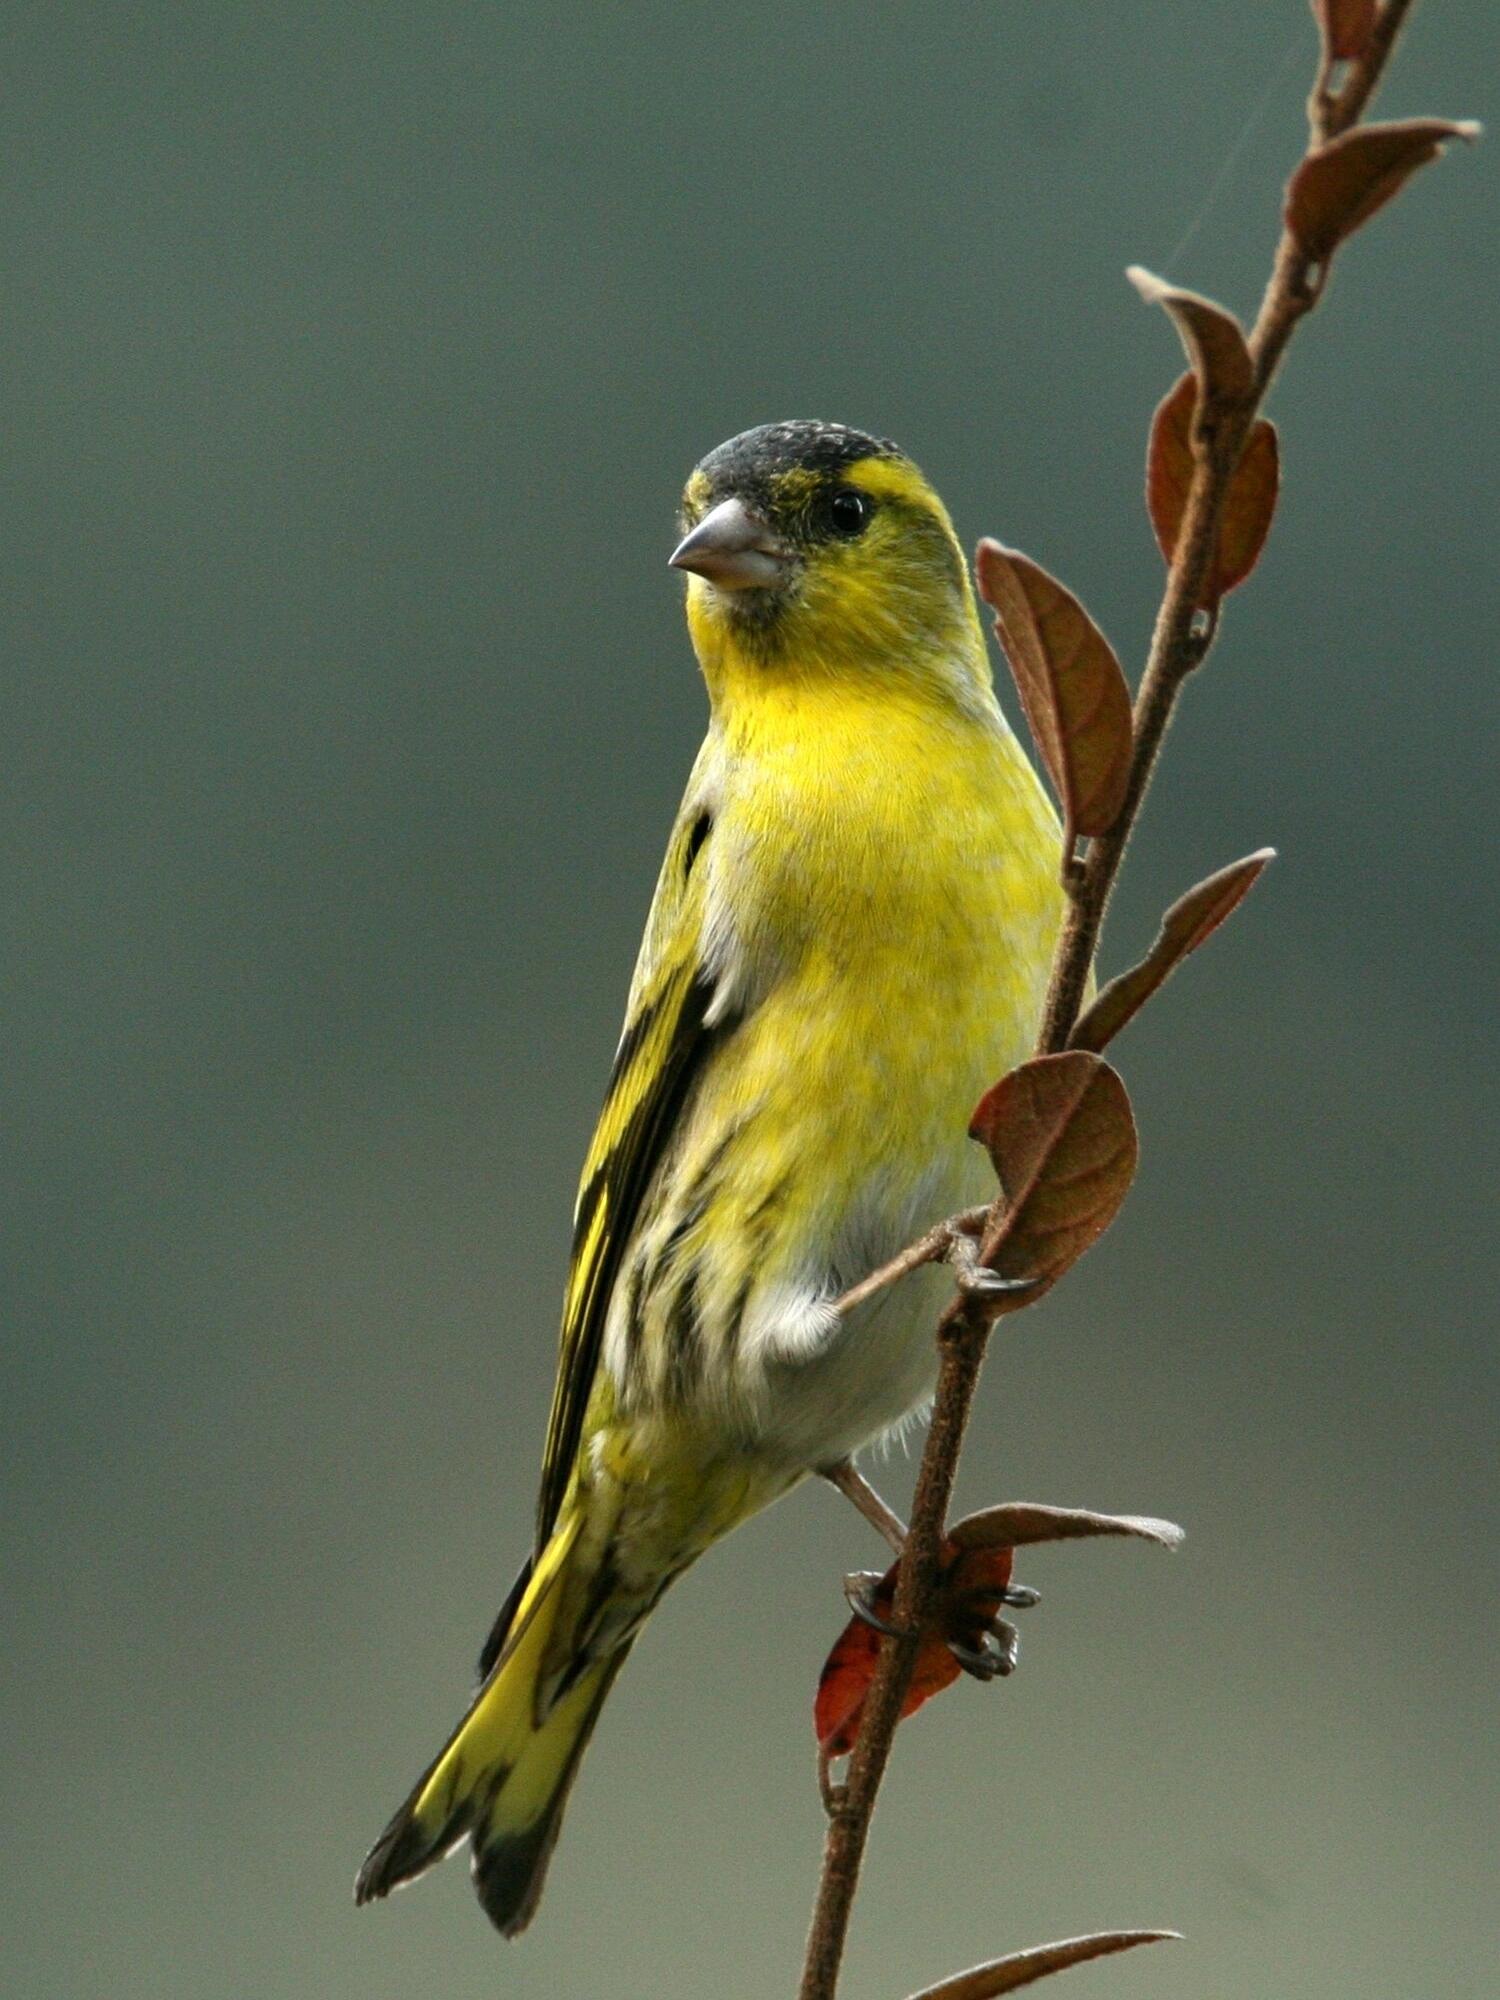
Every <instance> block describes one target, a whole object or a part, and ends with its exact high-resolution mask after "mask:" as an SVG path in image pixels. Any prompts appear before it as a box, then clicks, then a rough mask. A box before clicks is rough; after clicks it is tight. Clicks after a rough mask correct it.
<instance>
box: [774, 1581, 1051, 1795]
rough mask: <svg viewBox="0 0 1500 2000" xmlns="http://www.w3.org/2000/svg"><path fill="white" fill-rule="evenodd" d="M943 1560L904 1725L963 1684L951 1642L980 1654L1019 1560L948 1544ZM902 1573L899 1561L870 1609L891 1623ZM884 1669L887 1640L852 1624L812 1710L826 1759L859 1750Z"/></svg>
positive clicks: (837, 1644) (852, 1621)
mask: <svg viewBox="0 0 1500 2000" xmlns="http://www.w3.org/2000/svg"><path fill="white" fill-rule="evenodd" d="M944 1555H945V1567H944V1570H943V1575H942V1580H941V1582H940V1584H939V1586H938V1594H937V1600H936V1602H935V1604H934V1606H933V1612H932V1618H931V1621H930V1624H929V1627H928V1630H927V1631H926V1632H925V1633H924V1634H923V1636H922V1642H921V1644H920V1645H919V1646H918V1648H917V1661H916V1666H915V1668H914V1670H913V1672H912V1677H911V1682H910V1684H909V1686H908V1687H907V1690H906V1698H905V1700H904V1701H903V1702H902V1704H901V1714H902V1716H903V1717H905V1716H908V1715H915V1713H916V1712H917V1710H918V1709H919V1708H920V1707H921V1706H922V1704H923V1703H924V1702H926V1701H930V1700H931V1699H932V1697H933V1696H934V1695H935V1694H941V1693H942V1691H943V1689H944V1688H945V1687H951V1686H952V1684H953V1682H954V1681H956V1680H957V1679H958V1676H959V1673H960V1671H961V1669H960V1667H959V1664H958V1661H957V1660H956V1659H955V1658H954V1656H953V1654H952V1652H951V1651H950V1650H949V1645H948V1642H949V1640H950V1639H954V1640H957V1641H958V1642H959V1643H960V1644H963V1645H968V1646H970V1647H971V1648H973V1649H975V1650H977V1649H978V1648H979V1646H980V1645H981V1644H982V1642H983V1638H984V1634H985V1630H986V1628H987V1626H988V1623H989V1621H990V1620H991V1619H992V1618H994V1617H996V1616H997V1615H998V1613H999V1610H1000V1604H1001V1595H1000V1594H1001V1592H1002V1591H1003V1590H1004V1589H1005V1587H1006V1585H1007V1584H1008V1583H1009V1582H1010V1576H1011V1567H1012V1562H1013V1558H1012V1555H1011V1551H1010V1550H1009V1549H985V1550H978V1551H974V1552H971V1553H967V1554H964V1553H961V1552H960V1551H959V1550H958V1549H956V1548H955V1547H954V1546H953V1544H952V1543H951V1542H945V1543H944ZM900 1570H901V1565H900V1562H899V1560H898V1561H897V1562H894V1563H892V1564H891V1567H890V1568H889V1569H888V1570H887V1571H886V1573H885V1575H884V1576H883V1577H882V1578H881V1580H880V1584H879V1586H878V1588H877V1589H876V1591H875V1593H874V1597H873V1600H872V1604H871V1608H872V1609H873V1610H874V1611H875V1612H876V1613H877V1614H878V1615H879V1616H880V1617H882V1618H884V1619H886V1620H887V1621H888V1620H889V1618H890V1615H891V1610H892V1607H893V1605H894V1604H895V1601H896V1579H897V1577H898V1576H899V1574H900ZM879 1661H880V1634H879V1633H878V1632H876V1631H875V1630H874V1629H873V1627H871V1626H869V1625H867V1624H866V1623H865V1621H864V1620H863V1619H862V1618H858V1617H856V1618H851V1619H850V1620H849V1623H848V1624H847V1625H846V1626H845V1627H844V1629H843V1631H842V1632H841V1633H840V1634H839V1636H838V1638H837V1640H836V1641H835V1642H834V1647H833V1651H832V1652H831V1653H830V1654H829V1655H828V1658H827V1660H826V1661H825V1663H824V1666H823V1671H822V1674H821V1675H820V1676H819V1678H818V1694H817V1700H816V1701H815V1702H814V1704H813V1727H814V1728H815V1729H816V1731H817V1735H818V1742H819V1744H820V1746H821V1747H822V1749H823V1752H824V1754H825V1755H826V1756H829V1757H846V1756H847V1755H848V1754H849V1752H850V1751H851V1750H852V1749H853V1748H854V1744H855V1739H856V1738H857V1737H858V1735H859V1725H860V1721H861V1718H862V1717H863V1715H864V1707H865V1697H866V1695H867V1694H868V1693H869V1691H870V1684H871V1682H872V1681H873V1680H874V1678H875V1669H876V1667H877V1665H878V1664H879Z"/></svg>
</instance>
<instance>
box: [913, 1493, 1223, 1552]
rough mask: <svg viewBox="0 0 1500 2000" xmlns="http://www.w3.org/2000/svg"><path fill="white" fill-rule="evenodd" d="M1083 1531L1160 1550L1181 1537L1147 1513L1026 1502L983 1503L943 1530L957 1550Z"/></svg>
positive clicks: (1018, 1544) (1069, 1537)
mask: <svg viewBox="0 0 1500 2000" xmlns="http://www.w3.org/2000/svg"><path fill="white" fill-rule="evenodd" d="M1088 1535H1136V1536H1138V1537H1139V1538H1140V1539H1141V1540H1142V1541H1146V1542H1159V1543H1160V1545H1161V1546H1162V1547H1163V1548H1164V1549H1175V1548H1176V1547H1178V1545H1179V1544H1180V1543H1181V1541H1182V1539H1183V1531H1182V1529H1181V1528H1179V1527H1178V1525H1177V1523H1176V1522H1175V1521H1159V1520H1157V1519H1156V1517H1155V1516H1154V1515H1151V1514H1095V1513H1093V1512H1091V1511H1090V1509H1088V1508H1087V1507H1043V1506H1041V1505H1040V1504H1039V1503H1038V1502H1036V1501H1031V1500H1009V1501H1007V1502H1006V1504H1005V1505H1004V1506H1003V1507H986V1508H985V1509H984V1511H983V1513H980V1514H968V1515H966V1516H965V1517H964V1519H963V1520H962V1521H958V1522H955V1524H954V1525H953V1527H951V1528H950V1529H949V1530H948V1536H949V1540H950V1541H952V1543H953V1545H954V1546H955V1548H959V1549H997V1548H999V1549H1019V1548H1024V1547H1025V1546H1026V1545H1027V1544H1028V1543H1030V1542H1070V1541H1075V1540H1077V1539H1079V1538H1080V1537H1083V1536H1088Z"/></svg>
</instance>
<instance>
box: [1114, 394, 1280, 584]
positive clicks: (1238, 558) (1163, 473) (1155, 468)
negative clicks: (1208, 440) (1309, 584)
mask: <svg viewBox="0 0 1500 2000" xmlns="http://www.w3.org/2000/svg"><path fill="white" fill-rule="evenodd" d="M1196 405H1197V390H1196V386H1195V384H1194V380H1193V377H1192V376H1191V375H1183V376H1181V377H1180V378H1179V380H1178V381H1177V382H1176V383H1174V384H1173V386H1172V388H1171V389H1170V390H1169V391H1168V392H1167V394H1166V395H1165V396H1164V397H1163V398H1162V400H1161V402H1160V404H1159V405H1158V406H1157V411H1156V415H1155V416H1154V417H1153V418H1152V420H1151V443H1150V447H1149V449H1148V451H1147V455H1146V510H1147V512H1148V513H1149V514H1150V516H1151V526H1152V528H1153V529H1154V530H1155V532H1156V541H1157V546H1158V547H1159V548H1160V550H1161V552H1162V555H1163V556H1164V557H1165V559H1166V561H1167V562H1168V563H1170V562H1171V561H1172V559H1173V557H1174V556H1175V554H1176V552H1177V537H1178V534H1179V533H1180V531H1181V528H1182V516H1183V512H1184V510H1185V509H1186V507H1187V499H1188V491H1189V489H1190V488H1191V486H1192V483H1193V445H1192V425H1193V412H1194V409H1195V408H1196ZM1280 484H1281V455H1280V450H1279V447H1278V445H1277V439H1276V426H1275V425H1274V424H1273V423H1272V422H1271V420H1270V418H1269V417H1257V418H1256V420H1255V422H1254V423H1253V424H1252V425H1251V426H1250V432H1249V435H1248V437H1247V438H1246V440H1245V448H1244V451H1243V452H1242V453H1241V455H1240V462H1239V464H1238V465H1237V466H1236V467H1235V470H1234V476H1233V477H1232V478H1231V480H1230V482H1229V490H1228V492H1227V493H1226V494H1225V496H1224V507H1223V511H1222V513H1221V514H1220V516H1219V539H1218V544H1217V546H1216V548H1215V550H1214V559H1213V561H1212V563H1211V564H1210V565H1209V572H1208V575H1207V577H1206V578H1205V579H1204V584H1203V595H1202V599H1201V602H1202V605H1203V608H1204V609H1205V610H1212V609H1213V607H1214V606H1215V605H1216V604H1217V603H1218V602H1219V599H1220V598H1221V597H1223V596H1224V594H1225V592H1226V591H1230V590H1234V589H1235V588H1237V586H1238V585H1240V584H1242V583H1243V582H1244V581H1245V578H1246V577H1247V576H1249V574H1250V572H1251V571H1252V570H1253V569H1254V568H1255V565H1256V563H1257V562H1259V560H1260V552H1261V550H1262V549H1263V548H1264V547H1265V545H1266V537H1267V535H1268V534H1269V533H1270V531H1271V517H1272V515H1273V514H1274V513H1275V511H1276V495H1277V492H1278V490H1279V488H1280Z"/></svg>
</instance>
